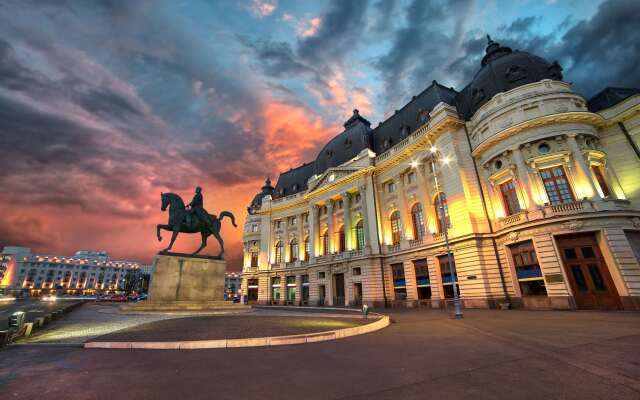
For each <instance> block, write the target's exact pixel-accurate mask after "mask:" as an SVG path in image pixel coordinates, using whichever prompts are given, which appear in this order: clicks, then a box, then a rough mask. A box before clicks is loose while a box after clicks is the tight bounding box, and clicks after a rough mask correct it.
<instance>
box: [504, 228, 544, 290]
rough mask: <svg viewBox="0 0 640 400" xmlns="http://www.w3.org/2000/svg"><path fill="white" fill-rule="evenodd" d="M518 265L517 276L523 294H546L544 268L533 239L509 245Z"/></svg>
mask: <svg viewBox="0 0 640 400" xmlns="http://www.w3.org/2000/svg"><path fill="white" fill-rule="evenodd" d="M509 248H510V249H511V257H513V263H514V265H515V267H516V276H517V278H518V284H519V285H520V291H521V292H522V295H523V296H546V295H547V289H546V287H545V284H544V278H543V276H542V270H541V269H540V265H539V264H538V259H537V257H536V251H535V250H534V248H533V242H532V241H530V240H529V241H526V242H522V243H518V244H515V245H512V246H509Z"/></svg>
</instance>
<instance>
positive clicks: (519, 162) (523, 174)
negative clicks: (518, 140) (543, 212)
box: [511, 146, 538, 211]
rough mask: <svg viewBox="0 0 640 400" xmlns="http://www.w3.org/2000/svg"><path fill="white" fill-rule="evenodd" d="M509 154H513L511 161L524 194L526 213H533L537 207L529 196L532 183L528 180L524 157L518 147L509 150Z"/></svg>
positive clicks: (527, 169)
mask: <svg viewBox="0 0 640 400" xmlns="http://www.w3.org/2000/svg"><path fill="white" fill-rule="evenodd" d="M511 154H513V160H514V161H515V163H516V168H517V169H518V179H519V180H520V183H521V187H522V190H523V192H524V198H525V202H526V203H527V204H525V207H524V208H526V209H527V210H528V211H535V210H536V209H537V208H538V207H537V204H536V202H535V201H534V200H533V196H532V195H531V188H532V186H531V185H532V183H531V180H530V179H529V168H528V167H527V164H526V163H525V162H524V157H523V156H522V151H521V150H520V146H516V147H514V148H512V149H511Z"/></svg>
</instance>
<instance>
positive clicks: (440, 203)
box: [433, 192, 451, 233]
mask: <svg viewBox="0 0 640 400" xmlns="http://www.w3.org/2000/svg"><path fill="white" fill-rule="evenodd" d="M433 203H434V207H435V208H436V217H438V218H437V219H438V233H441V232H442V227H443V221H444V223H445V225H446V227H447V229H451V219H450V218H449V206H448V205H447V196H445V194H444V193H443V192H440V193H438V194H436V196H435V199H434V201H433Z"/></svg>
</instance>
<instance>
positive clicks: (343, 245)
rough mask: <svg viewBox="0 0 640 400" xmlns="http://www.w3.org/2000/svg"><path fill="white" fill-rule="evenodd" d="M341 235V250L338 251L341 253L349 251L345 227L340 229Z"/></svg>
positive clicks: (339, 233)
mask: <svg viewBox="0 0 640 400" xmlns="http://www.w3.org/2000/svg"><path fill="white" fill-rule="evenodd" d="M338 235H339V239H340V240H339V243H340V248H339V249H338V252H339V253H342V252H344V251H345V250H346V249H347V238H346V236H345V234H344V225H342V226H341V227H340V231H339V232H338Z"/></svg>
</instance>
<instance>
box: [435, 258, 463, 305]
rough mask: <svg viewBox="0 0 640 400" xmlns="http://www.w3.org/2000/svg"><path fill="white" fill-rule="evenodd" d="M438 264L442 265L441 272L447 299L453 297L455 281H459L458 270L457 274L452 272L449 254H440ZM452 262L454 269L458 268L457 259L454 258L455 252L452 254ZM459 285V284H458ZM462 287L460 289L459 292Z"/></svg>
mask: <svg viewBox="0 0 640 400" xmlns="http://www.w3.org/2000/svg"><path fill="white" fill-rule="evenodd" d="M438 264H439V265H440V274H441V277H442V289H443V291H444V298H445V299H452V298H453V282H454V279H455V282H456V283H457V282H458V274H457V272H456V274H455V276H454V275H453V274H452V273H451V268H449V257H447V255H446V254H445V255H443V256H438ZM451 264H452V265H453V269H454V271H455V270H456V261H455V259H454V258H453V254H451ZM456 286H457V285H456ZM459 290H460V289H458V293H460V292H459Z"/></svg>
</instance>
